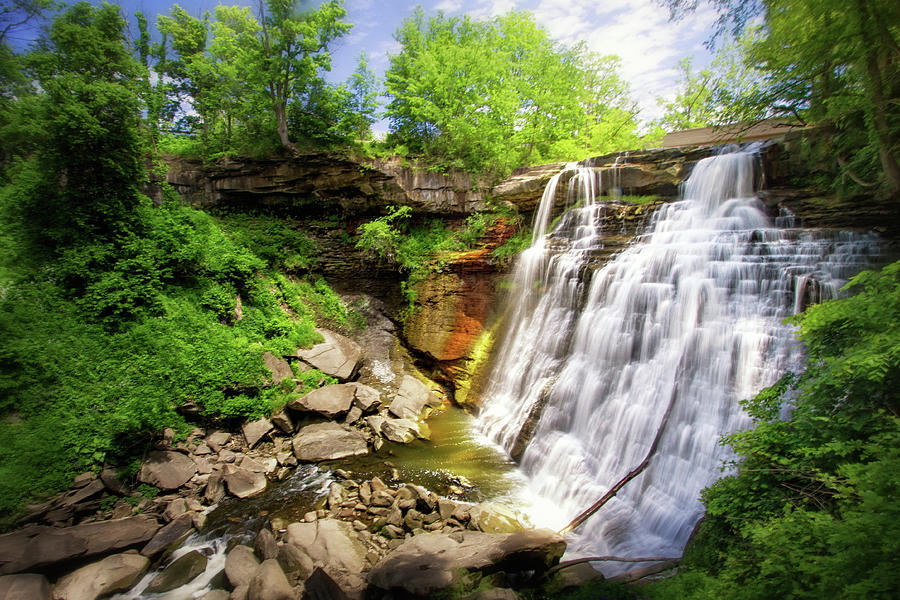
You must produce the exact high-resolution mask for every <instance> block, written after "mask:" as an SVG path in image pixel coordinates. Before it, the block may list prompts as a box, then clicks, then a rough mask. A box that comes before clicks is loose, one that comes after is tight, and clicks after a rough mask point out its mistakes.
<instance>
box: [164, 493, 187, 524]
mask: <svg viewBox="0 0 900 600" xmlns="http://www.w3.org/2000/svg"><path fill="white" fill-rule="evenodd" d="M187 511H188V507H187V501H186V500H185V499H184V498H175V499H174V500H172V501H171V502H169V504H168V505H166V510H165V511H164V512H163V518H165V520H166V521H174V520H175V519H177V518H178V517H180V516H181V515H183V514H184V513H186V512H187Z"/></svg>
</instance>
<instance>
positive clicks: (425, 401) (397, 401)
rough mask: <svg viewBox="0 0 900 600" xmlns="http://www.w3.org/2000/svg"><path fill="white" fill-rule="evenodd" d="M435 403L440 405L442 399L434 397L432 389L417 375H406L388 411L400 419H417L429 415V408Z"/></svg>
mask: <svg viewBox="0 0 900 600" xmlns="http://www.w3.org/2000/svg"><path fill="white" fill-rule="evenodd" d="M435 405H437V406H440V401H436V400H435V399H434V398H432V396H431V390H429V389H428V387H427V386H426V385H425V384H424V383H422V382H421V381H419V380H418V379H416V378H415V377H412V376H411V375H405V376H404V377H403V381H402V383H401V384H400V389H399V390H397V394H396V395H395V396H394V399H393V400H391V405H390V406H389V407H388V411H390V413H391V414H392V415H394V416H395V417H397V418H400V419H413V420H417V419H423V418H425V417H427V416H428V412H430V411H429V410H428V409H430V408H434V407H435Z"/></svg>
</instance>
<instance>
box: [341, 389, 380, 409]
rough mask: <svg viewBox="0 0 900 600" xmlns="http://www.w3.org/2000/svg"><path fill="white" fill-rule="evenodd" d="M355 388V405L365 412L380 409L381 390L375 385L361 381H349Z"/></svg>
mask: <svg viewBox="0 0 900 600" xmlns="http://www.w3.org/2000/svg"><path fill="white" fill-rule="evenodd" d="M347 385H351V386H353V387H354V389H355V393H354V396H353V405H354V406H356V407H357V408H359V409H360V410H362V411H363V412H372V411H373V410H378V407H379V406H381V392H379V391H378V390H376V389H375V388H373V387H369V386H367V385H363V384H361V383H349V384H347Z"/></svg>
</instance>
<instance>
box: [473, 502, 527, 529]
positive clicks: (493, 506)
mask: <svg viewBox="0 0 900 600" xmlns="http://www.w3.org/2000/svg"><path fill="white" fill-rule="evenodd" d="M469 517H470V518H471V520H472V524H473V525H474V527H476V528H477V529H478V530H479V531H483V532H485V533H513V532H515V531H521V530H522V529H524V526H523V525H522V523H521V521H520V520H519V515H517V514H516V513H515V511H513V510H512V509H511V508H509V507H508V506H506V505H505V504H500V503H498V502H483V503H481V504H476V505H475V506H472V507H470V508H469Z"/></svg>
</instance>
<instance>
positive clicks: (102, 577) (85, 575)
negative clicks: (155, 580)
mask: <svg viewBox="0 0 900 600" xmlns="http://www.w3.org/2000/svg"><path fill="white" fill-rule="evenodd" d="M148 566H150V560H149V559H148V558H147V557H145V556H141V555H140V554H134V553H125V554H113V555H112V556H107V557H106V558H104V559H103V560H100V561H98V562H95V563H92V564H89V565H87V566H84V567H81V568H80V569H78V570H77V571H73V572H72V573H69V574H68V575H65V576H63V577H62V578H60V580H59V581H57V582H56V585H55V586H54V587H53V593H54V595H55V596H56V597H57V598H65V600H96V599H97V598H102V597H105V596H108V595H110V594H112V593H114V592H120V591H123V590H127V589H128V588H130V587H131V586H132V585H134V584H135V583H136V582H137V580H138V578H140V576H141V575H143V574H144V572H145V571H146V570H147V567H148ZM0 597H2V594H0Z"/></svg>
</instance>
